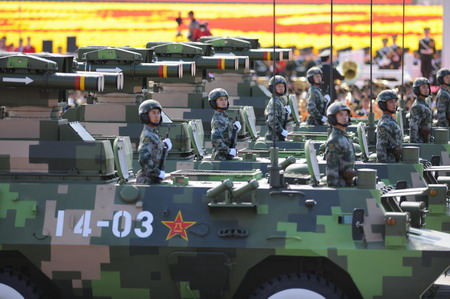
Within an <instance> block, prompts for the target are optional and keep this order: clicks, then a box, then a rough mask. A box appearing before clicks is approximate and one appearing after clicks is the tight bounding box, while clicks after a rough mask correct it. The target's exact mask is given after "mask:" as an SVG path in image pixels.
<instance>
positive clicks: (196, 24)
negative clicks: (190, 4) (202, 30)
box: [188, 10, 200, 41]
mask: <svg viewBox="0 0 450 299" xmlns="http://www.w3.org/2000/svg"><path fill="white" fill-rule="evenodd" d="M188 16H189V19H190V20H191V22H190V23H189V26H188V29H189V34H188V40H190V41H195V40H194V32H195V30H196V29H197V28H198V27H200V24H199V22H198V21H197V20H196V19H195V17H194V12H193V11H192V10H191V11H190V12H189V13H188Z"/></svg>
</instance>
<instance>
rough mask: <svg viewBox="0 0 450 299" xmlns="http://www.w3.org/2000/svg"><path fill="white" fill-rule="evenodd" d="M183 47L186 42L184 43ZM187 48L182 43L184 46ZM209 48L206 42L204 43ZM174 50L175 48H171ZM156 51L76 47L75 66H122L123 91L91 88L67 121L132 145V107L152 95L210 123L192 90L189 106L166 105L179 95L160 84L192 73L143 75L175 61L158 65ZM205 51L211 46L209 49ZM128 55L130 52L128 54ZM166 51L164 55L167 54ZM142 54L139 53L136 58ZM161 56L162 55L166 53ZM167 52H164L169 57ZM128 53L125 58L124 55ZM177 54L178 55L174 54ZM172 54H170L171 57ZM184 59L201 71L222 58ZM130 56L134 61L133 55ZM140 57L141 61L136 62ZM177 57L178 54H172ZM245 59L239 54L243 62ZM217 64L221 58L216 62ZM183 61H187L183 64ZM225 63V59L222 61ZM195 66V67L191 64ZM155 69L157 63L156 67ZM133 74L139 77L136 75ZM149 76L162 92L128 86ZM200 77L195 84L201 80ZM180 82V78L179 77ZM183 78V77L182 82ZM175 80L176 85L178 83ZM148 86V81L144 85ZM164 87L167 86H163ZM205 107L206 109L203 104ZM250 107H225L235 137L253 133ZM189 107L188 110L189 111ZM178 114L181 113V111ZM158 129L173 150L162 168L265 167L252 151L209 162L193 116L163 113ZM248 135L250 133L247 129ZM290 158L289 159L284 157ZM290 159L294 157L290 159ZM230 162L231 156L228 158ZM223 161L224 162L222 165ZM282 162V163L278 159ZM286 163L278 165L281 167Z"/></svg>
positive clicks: (135, 138)
mask: <svg viewBox="0 0 450 299" xmlns="http://www.w3.org/2000/svg"><path fill="white" fill-rule="evenodd" d="M184 46H186V45H184ZM186 47H187V46H186ZM208 47H209V48H210V46H208ZM177 49H178V48H177ZM199 50H200V49H199V48H198V47H190V46H189V47H187V48H186V49H183V48H181V49H178V51H181V52H182V53H185V55H188V54H190V53H191V52H192V51H194V53H203V50H202V51H200V52H199ZM153 51H156V52H157V53H159V55H162V48H161V47H155V49H141V48H129V47H126V48H112V47H83V48H80V49H79V51H78V60H77V62H76V65H77V68H78V69H83V70H85V69H89V70H91V71H96V70H99V69H100V70H102V71H105V70H107V69H108V68H109V69H110V70H116V69H120V70H122V69H123V70H124V71H123V75H124V81H125V84H124V90H123V92H124V94H122V92H121V93H120V94H119V93H117V92H116V93H111V92H108V91H103V92H102V93H96V95H95V97H96V99H97V101H96V102H97V103H96V104H95V105H83V106H81V107H78V108H76V109H70V110H68V111H67V112H66V113H65V114H64V115H63V117H64V118H67V119H69V120H70V121H80V122H81V123H82V124H83V125H84V126H85V127H86V128H87V129H88V131H89V132H91V133H92V134H95V137H96V138H97V139H99V138H101V136H121V135H126V136H130V138H131V142H132V147H133V148H134V149H137V147H138V142H139V135H140V132H141V130H142V124H141V123H140V121H139V119H138V117H137V106H138V104H139V103H140V101H141V100H142V99H144V98H147V97H153V98H158V99H159V100H160V101H161V103H163V104H167V105H168V106H169V108H164V112H168V113H170V114H172V115H173V114H175V115H177V114H176V113H177V112H176V111H175V110H184V111H187V112H186V113H191V114H190V115H189V116H191V117H194V116H199V117H202V118H203V120H204V122H205V123H206V122H208V126H209V122H210V118H211V111H212V110H211V109H210V107H209V104H208V107H203V99H202V98H201V97H200V98H195V97H193V98H190V96H196V95H197V94H193V95H190V96H189V99H188V102H189V103H190V104H189V105H188V106H189V107H192V108H180V109H171V108H170V107H171V106H173V105H180V100H182V99H177V100H175V98H174V97H173V94H172V93H171V92H170V88H166V87H165V86H166V85H169V86H171V84H175V85H177V84H178V85H179V84H181V85H182V84H185V85H191V84H192V83H186V82H191V81H193V82H196V81H197V79H194V78H195V77H194V76H186V78H185V77H182V78H178V77H177V76H175V77H173V78H167V79H164V78H161V77H147V76H150V75H151V74H152V73H151V72H150V70H151V67H152V66H153V67H154V66H155V65H156V66H160V65H166V64H167V65H169V66H172V65H173V64H177V63H180V62H178V61H170V60H169V61H166V60H165V61H159V62H158V64H155V63H152V62H147V61H152V60H153V59H151V57H152V55H153V54H152V53H153ZM209 51H212V50H211V49H210V50H209ZM176 53H178V52H176V51H174V50H173V49H171V51H169V52H168V54H167V55H169V54H170V55H172V56H174V55H175V54H176ZM132 54H133V55H132ZM167 55H166V56H167ZM141 56H142V57H145V59H144V58H142V57H141ZM166 56H164V58H165V57H166ZM172 56H170V57H172ZM130 57H131V58H130ZM175 57H178V56H175ZM172 58H173V57H172ZM188 58H190V59H191V60H192V61H193V62H191V63H190V64H189V65H193V66H195V68H194V71H195V72H199V73H203V71H204V70H205V69H206V68H207V67H208V69H209V68H212V69H214V68H217V62H220V61H221V60H222V58H219V57H212V59H211V57H209V56H199V55H195V56H194V59H192V57H190V56H189V57H188ZM133 59H134V60H133ZM142 59H144V61H145V62H141V61H142ZM178 59H179V57H178ZM224 61H225V62H227V61H228V62H230V61H231V62H232V63H229V64H230V65H231V66H233V67H235V63H236V62H237V60H236V59H235V58H233V59H231V60H230V59H227V60H224ZM245 61H246V59H244V62H245ZM222 63H223V61H222ZM185 64H187V63H185ZM226 65H227V64H226V63H225V64H224V66H226ZM197 68H198V69H197ZM135 69H140V70H142V71H141V72H140V73H136V72H135V73H130V71H128V70H135ZM145 69H147V75H145V73H144V71H143V70H145ZM156 69H157V68H156ZM138 79H139V80H138ZM149 80H151V81H152V82H159V81H163V82H165V81H166V80H167V81H169V82H167V83H165V85H164V89H168V90H169V91H168V94H164V93H162V94H156V93H147V94H146V97H144V96H142V95H141V94H140V93H139V92H135V93H133V92H132V91H133V90H138V89H139V84H142V81H145V82H146V84H148V82H149ZM201 80H202V79H201V77H200V84H201V82H202V81H201ZM179 81H180V82H179ZM185 81H186V82H185ZM178 85H177V86H178ZM145 87H146V88H148V86H147V85H146V86H145ZM166 91H167V90H166ZM167 95H169V96H170V97H169V98H167V99H166V98H160V96H167ZM205 108H206V109H205ZM251 108H252V107H250V106H247V107H231V108H230V109H229V110H228V113H229V115H230V116H231V117H233V118H235V117H237V118H238V119H239V120H240V121H241V123H244V124H245V126H244V128H243V129H242V130H241V131H240V137H241V139H245V138H248V136H249V133H248V131H249V130H250V131H252V132H254V131H255V129H254V127H255V126H254V118H251V117H252V115H254V113H253V110H252V109H251ZM189 111H190V112H189ZM183 116H186V114H184V115H183ZM160 132H161V134H162V135H163V136H165V135H166V134H168V135H169V138H171V140H173V141H174V149H173V150H171V151H170V153H169V156H168V161H167V163H166V170H167V171H174V170H176V169H182V168H183V169H204V170H214V169H216V170H217V169H219V168H220V169H234V170H252V169H261V171H262V172H263V174H265V173H266V172H267V166H268V165H269V160H268V159H259V158H256V157H255V156H254V155H245V156H244V157H243V159H237V160H236V161H235V162H239V163H231V164H230V163H220V162H217V161H211V160H210V159H209V160H208V159H207V158H205V159H203V158H204V157H205V150H204V145H203V144H204V129H203V125H202V123H201V122H199V120H198V119H195V120H191V119H188V120H171V119H170V118H169V117H167V116H166V115H165V116H164V125H163V126H162V127H161V130H160ZM252 134H253V135H254V134H255V133H252ZM288 154H291V155H297V156H298V155H299V153H296V152H292V151H289V152H287V151H284V157H287V156H288ZM134 156H135V159H134V160H133V169H134V171H135V172H137V170H139V169H140V166H139V164H138V163H137V153H135V155H134ZM289 161H291V162H289ZM294 161H295V160H294ZM233 162H234V161H233ZM286 163H293V162H292V158H291V159H290V160H287V161H286ZM222 164H225V165H222ZM283 165H285V164H284V163H283ZM286 166H287V165H285V166H283V167H286Z"/></svg>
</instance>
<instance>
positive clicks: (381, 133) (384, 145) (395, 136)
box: [376, 113, 403, 163]
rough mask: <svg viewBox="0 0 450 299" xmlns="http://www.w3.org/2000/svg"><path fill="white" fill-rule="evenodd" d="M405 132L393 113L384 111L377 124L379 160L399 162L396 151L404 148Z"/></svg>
mask: <svg viewBox="0 0 450 299" xmlns="http://www.w3.org/2000/svg"><path fill="white" fill-rule="evenodd" d="M402 143H403V132H402V130H401V129H400V127H399V126H398V125H397V122H396V121H395V119H394V117H392V115H390V114H387V113H383V115H382V116H381V119H380V120H379V121H378V124H377V145H376V151H377V160H378V162H382V163H393V162H398V161H399V159H398V158H397V156H396V154H395V151H396V150H398V149H401V148H402Z"/></svg>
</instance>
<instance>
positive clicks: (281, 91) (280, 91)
mask: <svg viewBox="0 0 450 299" xmlns="http://www.w3.org/2000/svg"><path fill="white" fill-rule="evenodd" d="M275 91H276V92H277V93H278V94H284V92H285V90H284V84H283V83H278V84H277V85H275Z"/></svg>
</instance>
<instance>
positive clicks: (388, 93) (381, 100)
mask: <svg viewBox="0 0 450 299" xmlns="http://www.w3.org/2000/svg"><path fill="white" fill-rule="evenodd" d="M391 99H394V100H398V96H397V94H396V93H395V92H393V91H392V90H383V91H382V92H380V93H379V94H378V97H377V103H378V107H380V109H381V110H382V111H389V112H390V113H394V112H395V111H390V110H388V109H387V105H386V102H387V101H389V100H391Z"/></svg>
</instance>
